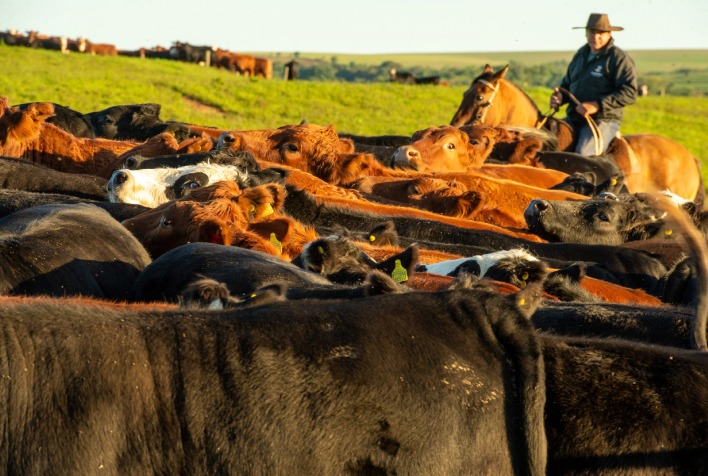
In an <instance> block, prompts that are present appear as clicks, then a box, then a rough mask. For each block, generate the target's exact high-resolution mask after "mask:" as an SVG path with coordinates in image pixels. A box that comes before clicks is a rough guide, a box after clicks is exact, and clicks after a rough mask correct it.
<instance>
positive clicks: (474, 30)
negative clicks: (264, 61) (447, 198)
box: [0, 0, 708, 66]
mask: <svg viewBox="0 0 708 476" xmlns="http://www.w3.org/2000/svg"><path fill="white" fill-rule="evenodd" d="M593 12H598V13H607V14H609V16H610V21H611V23H612V24H613V25H616V26H622V27H624V28H625V31H621V32H617V33H614V36H615V39H616V43H617V44H618V45H620V46H621V47H622V48H624V49H626V50H650V49H708V26H707V25H706V23H708V0H670V1H667V0H639V1H637V0H632V1H629V0H597V1H578V0H566V1H558V0H554V1H551V0H506V1H503V0H485V1H480V0H459V1H457V0H394V1H387V0H353V1H350V2H338V1H336V0H326V1H325V0H250V1H241V0H201V1H200V0H188V1H187V0H167V1H165V0H160V1H152V0H108V1H104V0H0V30H8V29H10V28H14V29H16V30H17V31H20V32H25V31H27V30H37V31H39V32H40V33H44V34H47V35H51V36H67V37H69V38H78V37H80V36H84V37H86V38H87V39H89V40H91V41H93V42H94V43H113V44H115V45H116V46H117V47H118V48H119V49H125V50H130V49H137V48H140V47H148V48H149V47H153V46H156V45H161V46H166V47H168V46H170V45H171V44H172V42H174V41H183V42H188V43H191V44H195V45H213V46H218V47H221V48H224V49H229V50H232V51H251V52H259V51H260V52H276V51H277V52H296V51H298V52H322V53H330V52H331V53H354V54H356V53H360V54H376V53H435V52H440V53H444V52H494V51H570V50H576V49H577V48H579V47H580V46H581V45H582V44H583V43H584V42H585V40H584V33H583V30H573V29H572V27H574V26H584V25H585V23H586V21H587V18H588V15H589V14H590V13H593ZM707 66H708V65H707Z"/></svg>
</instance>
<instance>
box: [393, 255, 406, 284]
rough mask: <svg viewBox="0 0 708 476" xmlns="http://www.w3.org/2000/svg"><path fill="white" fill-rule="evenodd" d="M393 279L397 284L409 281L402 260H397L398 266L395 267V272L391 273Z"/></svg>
mask: <svg viewBox="0 0 708 476" xmlns="http://www.w3.org/2000/svg"><path fill="white" fill-rule="evenodd" d="M391 277H392V278H393V280H394V281H396V282H397V283H402V282H404V281H408V271H406V268H404V267H403V265H402V264H401V260H400V259H397V260H396V265H395V266H394V267H393V272H392V273H391Z"/></svg>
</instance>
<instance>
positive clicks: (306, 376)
mask: <svg viewBox="0 0 708 476" xmlns="http://www.w3.org/2000/svg"><path fill="white" fill-rule="evenodd" d="M531 290H532V289H531V288H529V289H528V290H526V291H525V293H524V294H521V295H518V296H512V297H503V296H499V295H495V294H491V293H484V292H475V291H463V290H459V291H450V292H446V293H410V294H405V295H388V296H375V297H369V298H366V299H355V300H311V301H308V302H307V305H297V306H296V305H293V303H291V302H274V303H270V304H266V305H262V306H257V307H252V308H249V309H240V310H232V311H198V310H178V311H162V312H157V311H154V310H143V311H141V310H136V309H134V308H133V309H131V308H128V309H120V308H115V307H108V306H104V307H101V306H100V305H96V304H92V303H84V304H80V303H76V302H72V301H65V300H55V301H46V300H45V301H42V300H34V301H29V302H27V301H24V302H8V303H3V306H2V307H0V330H2V333H1V334H0V335H2V336H3V337H4V338H5V339H4V340H5V342H4V344H3V354H2V355H3V358H2V359H0V375H3V376H5V378H2V379H0V395H4V396H5V397H6V398H5V399H4V402H5V405H4V407H3V411H2V412H0V427H2V428H4V429H5V430H4V431H3V432H2V435H1V436H0V438H1V441H2V448H3V451H0V467H2V468H4V469H5V471H7V472H8V473H9V474H71V473H83V472H85V471H86V470H87V468H90V470H89V471H91V470H93V471H99V472H106V473H107V474H144V473H153V472H154V473H159V474H212V473H221V474H474V473H497V472H498V473H500V474H512V473H516V474H520V473H523V474H531V475H543V474H545V467H546V447H545V437H544V436H545V428H544V401H545V398H544V392H545V390H544V388H545V385H544V380H543V377H544V376H543V361H542V349H541V347H540V346H539V345H538V340H537V338H536V336H535V334H534V331H533V329H532V328H531V325H530V323H529V322H528V320H527V316H528V314H530V312H531V311H533V308H534V306H535V301H536V300H537V298H534V294H533V293H530V291H531ZM684 391H687V389H686V388H684ZM705 402H706V399H698V398H697V399H695V401H694V402H693V405H692V406H687V407H685V409H684V411H685V412H691V411H692V410H693V409H694V408H695V407H700V406H701V405H705ZM688 421H689V422H690V424H693V423H694V420H688ZM560 423H563V421H561V422H560Z"/></svg>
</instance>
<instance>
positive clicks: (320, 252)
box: [317, 246, 324, 255]
mask: <svg viewBox="0 0 708 476" xmlns="http://www.w3.org/2000/svg"><path fill="white" fill-rule="evenodd" d="M317 252H318V253H319V254H321V255H323V254H324V248H322V247H321V246H318V247H317Z"/></svg>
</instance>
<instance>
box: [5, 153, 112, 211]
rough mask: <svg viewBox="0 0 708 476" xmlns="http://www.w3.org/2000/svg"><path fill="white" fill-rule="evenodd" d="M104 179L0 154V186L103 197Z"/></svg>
mask: <svg viewBox="0 0 708 476" xmlns="http://www.w3.org/2000/svg"><path fill="white" fill-rule="evenodd" d="M107 183H108V180H106V179H104V178H101V177H96V176H94V175H85V174H74V173H67V172H59V171H58V170H54V169H51V168H49V167H45V166H43V165H39V164H34V163H32V162H29V161H27V160H23V159H17V158H14V157H5V156H0V189H14V190H25V191H28V192H47V193H61V194H65V195H71V196H75V197H80V198H89V199H93V200H107V199H108V192H107V191H106V184H107Z"/></svg>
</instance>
